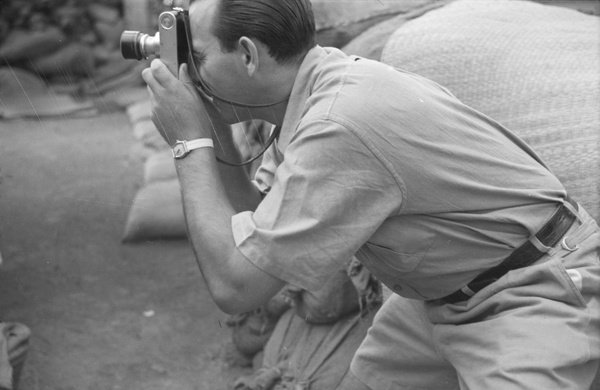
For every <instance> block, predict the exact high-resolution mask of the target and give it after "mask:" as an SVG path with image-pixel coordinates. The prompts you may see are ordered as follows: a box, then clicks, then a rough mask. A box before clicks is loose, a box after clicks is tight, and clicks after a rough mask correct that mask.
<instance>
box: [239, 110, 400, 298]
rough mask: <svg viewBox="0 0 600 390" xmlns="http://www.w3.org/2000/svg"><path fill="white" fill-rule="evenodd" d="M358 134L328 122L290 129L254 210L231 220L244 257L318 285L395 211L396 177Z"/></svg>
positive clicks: (397, 200)
mask: <svg viewBox="0 0 600 390" xmlns="http://www.w3.org/2000/svg"><path fill="white" fill-rule="evenodd" d="M357 134H358V132H355V131H352V130H349V129H348V128H347V127H345V126H342V125H341V124H339V123H336V122H334V121H331V120H319V121H311V122H310V124H308V125H305V126H301V127H300V128H299V129H298V130H297V131H296V133H295V134H294V136H293V137H292V139H291V141H290V143H289V145H288V147H287V148H286V150H285V156H284V159H283V161H282V163H281V164H280V165H279V166H278V167H277V169H276V171H275V174H274V179H273V183H272V187H271V189H270V191H268V194H267V195H266V197H265V198H264V199H263V201H262V202H261V204H260V205H259V207H258V208H257V209H256V211H254V212H250V211H247V212H243V213H240V214H237V215H235V216H234V217H233V219H232V229H233V235H234V238H235V241H236V245H237V247H238V248H239V250H240V251H241V252H242V253H243V254H244V256H246V258H247V259H248V260H249V261H250V262H252V263H253V264H254V265H256V266H257V267H259V268H261V269H262V270H264V271H265V272H267V273H269V274H271V275H273V276H275V277H277V278H279V279H282V280H284V281H286V282H288V283H291V284H293V285H296V286H299V287H302V288H304V289H307V290H313V291H314V290H318V289H319V287H320V286H322V285H323V284H324V283H325V282H326V281H327V280H328V279H329V278H330V277H331V276H332V275H333V274H334V273H335V272H336V271H337V270H339V268H340V267H343V266H344V264H345V263H346V262H347V261H348V260H349V259H350V258H351V256H352V255H354V253H355V252H356V251H357V250H358V249H359V248H360V247H361V246H362V245H363V243H364V242H365V241H366V240H367V239H368V238H369V237H370V236H371V235H372V234H373V233H374V232H375V231H376V230H377V228H378V227H379V226H380V225H381V223H382V222H383V221H384V220H385V219H386V218H387V217H389V216H390V215H394V214H396V213H398V211H399V209H400V204H401V202H402V194H401V191H400V187H399V185H398V182H397V178H396V177H395V175H393V174H392V173H391V172H390V171H389V169H388V168H387V165H386V164H385V162H384V161H382V160H381V158H380V157H378V153H377V152H376V150H373V147H372V146H371V145H370V142H369V140H368V139H365V136H362V137H360V136H358V135H357Z"/></svg>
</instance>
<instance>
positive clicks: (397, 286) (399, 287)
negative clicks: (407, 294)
mask: <svg viewBox="0 0 600 390" xmlns="http://www.w3.org/2000/svg"><path fill="white" fill-rule="evenodd" d="M392 287H393V288H394V290H396V291H402V286H401V285H399V284H394V285H393V286H392Z"/></svg>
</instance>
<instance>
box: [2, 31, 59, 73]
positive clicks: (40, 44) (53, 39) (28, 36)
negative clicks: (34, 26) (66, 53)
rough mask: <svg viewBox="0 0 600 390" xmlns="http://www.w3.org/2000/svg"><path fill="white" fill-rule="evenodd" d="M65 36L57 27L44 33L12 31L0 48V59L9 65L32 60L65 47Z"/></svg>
mask: <svg viewBox="0 0 600 390" xmlns="http://www.w3.org/2000/svg"><path fill="white" fill-rule="evenodd" d="M65 42H66V36H65V34H64V33H63V32H62V30H61V29H60V28H58V27H54V26H50V27H48V28H46V29H45V30H44V31H27V30H21V29H14V30H12V31H11V32H10V33H9V34H8V36H7V37H6V39H5V40H4V41H3V42H2V45H1V46H0V58H3V59H4V60H5V61H6V62H8V63H9V64H12V63H17V62H24V61H29V60H34V59H36V58H39V57H43V56H46V55H49V54H51V53H53V52H55V51H56V50H58V49H59V48H61V47H63V46H65Z"/></svg>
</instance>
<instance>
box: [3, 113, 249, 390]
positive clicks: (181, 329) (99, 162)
mask: <svg viewBox="0 0 600 390" xmlns="http://www.w3.org/2000/svg"><path fill="white" fill-rule="evenodd" d="M134 142H135V140H134V138H133V136H132V133H131V129H130V125H129V122H128V118H127V115H126V114H125V113H124V112H122V111H121V112H111V113H104V114H100V115H98V116H93V117H89V118H59V119H43V120H37V119H36V120H34V119H31V120H29V119H27V120H24V119H20V120H13V121H0V253H1V254H2V257H3V260H4V264H3V266H2V267H1V268H0V313H1V314H0V315H1V317H0V319H1V320H3V321H18V322H22V323H24V324H26V325H27V326H29V327H30V328H31V331H32V340H31V349H30V352H29V355H28V358H27V362H26V365H25V368H24V371H23V374H22V378H21V384H20V386H19V388H20V389H23V390H38V389H43V390H84V389H87V390H104V389H115V390H116V389H127V390H135V389H144V390H152V389H161V390H166V389H172V390H179V389H182V390H183V389H186V390H188V389H198V390H204V389H206V390H212V389H226V388H227V385H228V384H230V383H231V382H232V380H234V379H236V378H237V377H238V376H239V375H241V373H243V371H244V370H243V369H240V368H236V367H233V368H231V367H230V366H229V365H228V364H227V363H226V359H225V352H224V351H225V346H226V344H227V343H228V342H229V341H230V340H231V337H230V335H231V329H229V328H228V327H227V326H226V324H225V321H226V319H227V315H226V314H224V313H222V312H221V311H219V310H218V309H217V307H216V306H215V305H214V303H213V302H212V300H211V298H210V296H209V294H208V292H207V290H206V288H205V286H204V283H203V281H202V278H201V275H200V272H199V270H198V268H197V265H196V263H195V260H194V258H193V256H192V252H191V249H190V247H189V246H188V244H187V242H186V241H170V242H164V241H163V242H146V243H143V244H135V245H131V244H122V243H121V235H122V232H123V228H124V225H125V221H126V218H127V214H128V211H129V208H130V206H131V203H132V200H133V197H134V195H135V192H136V189H137V188H138V187H139V185H140V184H141V182H142V166H141V161H139V160H138V159H137V158H135V157H134V156H133V155H132V152H131V148H132V145H133V144H134Z"/></svg>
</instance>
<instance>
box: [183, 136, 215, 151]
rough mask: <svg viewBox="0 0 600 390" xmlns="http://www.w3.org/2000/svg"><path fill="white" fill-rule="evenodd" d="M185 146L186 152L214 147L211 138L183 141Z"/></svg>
mask: <svg viewBox="0 0 600 390" xmlns="http://www.w3.org/2000/svg"><path fill="white" fill-rule="evenodd" d="M185 144H186V146H187V150H188V152H189V151H192V150H194V149H200V148H214V147H215V143H214V142H213V140H212V138H198V139H193V140H191V141H185Z"/></svg>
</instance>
